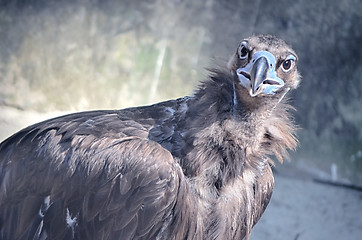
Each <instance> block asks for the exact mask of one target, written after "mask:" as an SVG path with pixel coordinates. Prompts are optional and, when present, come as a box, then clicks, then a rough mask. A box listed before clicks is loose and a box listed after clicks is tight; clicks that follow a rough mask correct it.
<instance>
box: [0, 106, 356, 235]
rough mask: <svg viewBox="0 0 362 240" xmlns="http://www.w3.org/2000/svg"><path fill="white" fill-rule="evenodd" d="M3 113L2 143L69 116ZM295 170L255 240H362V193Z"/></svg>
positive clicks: (282, 183) (282, 179) (279, 173)
mask: <svg viewBox="0 0 362 240" xmlns="http://www.w3.org/2000/svg"><path fill="white" fill-rule="evenodd" d="M0 113H1V114H0V141H2V140H3V139H5V138H6V137H8V136H10V135H11V134H13V133H15V132H16V131H18V130H20V129H21V128H23V127H26V126H28V125H30V124H33V123H36V122H39V121H41V120H45V119H48V118H51V117H54V116H59V115H62V114H65V113H64V112H52V113H46V114H45V113H43V114H40V113H37V112H33V111H22V110H18V109H14V108H10V107H0ZM291 161H293V159H292V160H291ZM293 166H294V165H293V164H290V163H289V164H288V163H287V164H286V166H284V167H281V166H280V165H277V166H276V168H275V171H276V174H275V189H274V192H273V196H272V199H271V202H270V204H269V206H268V207H267V209H266V211H265V213H264V215H263V216H262V218H261V220H260V221H259V223H258V224H257V225H256V227H255V228H254V230H253V231H252V236H251V240H265V239H268V240H334V239H335V240H337V239H343V240H359V239H361V236H362V191H357V190H352V189H348V188H344V187H337V186H332V185H327V184H322V183H318V182H316V181H314V180H313V179H312V178H311V177H310V176H308V175H307V174H302V173H301V172H300V171H298V169H295V167H293Z"/></svg>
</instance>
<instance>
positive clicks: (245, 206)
mask: <svg viewBox="0 0 362 240" xmlns="http://www.w3.org/2000/svg"><path fill="white" fill-rule="evenodd" d="M297 61H298V57H297V55H296V53H295V51H294V50H293V49H292V48H291V47H290V46H289V45H287V43H286V42H285V41H283V40H281V39H279V38H277V37H274V36H271V35H257V36H252V37H249V38H246V39H244V40H242V41H241V42H240V44H239V45H238V48H237V50H236V53H235V54H234V55H233V56H232V57H231V59H230V61H229V62H228V63H226V64H225V67H218V68H215V69H212V70H210V73H209V76H208V78H207V79H206V80H205V81H203V82H201V83H200V84H199V87H198V88H197V89H196V90H195V92H194V93H193V94H191V95H190V96H186V97H183V98H179V99H175V100H169V101H164V102H160V103H157V104H153V105H149V106H141V107H134V108H126V109H122V110H99V111H88V112H79V113H73V114H69V115H65V116H61V117H56V118H53V119H49V120H46V121H43V122H40V123H37V124H34V125H32V126H29V127H27V128H25V129H23V130H20V131H19V132H17V133H15V134H14V135H12V136H10V137H9V138H7V139H6V140H4V141H3V142H2V143H1V144H0V239H3V240H8V239H97V240H98V239H102V240H108V239H109V240H111V239H112V240H113V239H160V240H169V239H174V240H179V239H180V240H181V239H194V240H199V239H200V240H201V239H205V240H209V239H249V238H250V234H251V229H252V227H253V226H254V225H255V224H256V223H257V222H258V220H259V219H260V217H261V215H262V214H263V212H264V210H265V208H266V206H267V205H268V203H269V200H270V198H271V194H272V190H273V187H274V178H273V173H272V168H271V167H272V166H273V162H274V160H276V159H277V160H279V161H282V160H283V159H285V158H287V155H288V151H289V149H291V150H293V149H294V148H295V147H296V145H297V139H296V137H295V126H294V123H293V119H292V116H291V114H290V112H291V110H292V109H293V108H292V107H291V105H290V104H288V101H287V98H286V97H285V96H286V94H287V92H288V91H289V90H291V89H295V88H296V87H297V86H298V83H299V80H300V75H299V74H298V71H297V67H296V65H297ZM274 157H275V158H274ZM273 159H274V160H273Z"/></svg>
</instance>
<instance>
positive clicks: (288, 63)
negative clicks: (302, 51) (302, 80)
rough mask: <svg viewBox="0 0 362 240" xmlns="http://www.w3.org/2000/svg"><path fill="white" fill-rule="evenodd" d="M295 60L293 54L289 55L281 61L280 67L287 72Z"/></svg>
mask: <svg viewBox="0 0 362 240" xmlns="http://www.w3.org/2000/svg"><path fill="white" fill-rule="evenodd" d="M294 62H295V57H294V56H289V57H288V58H287V59H285V60H284V62H283V63H282V69H283V71H284V72H289V70H290V69H292V67H293V65H294Z"/></svg>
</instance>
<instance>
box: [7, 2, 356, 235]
mask: <svg viewBox="0 0 362 240" xmlns="http://www.w3.org/2000/svg"><path fill="white" fill-rule="evenodd" d="M261 33H263V34H272V35H276V36H278V37H281V38H283V39H284V40H286V41H287V42H288V43H289V44H290V45H291V46H293V48H294V49H295V50H296V52H297V53H298V55H299V59H300V61H299V70H300V73H301V75H302V77H303V79H302V83H301V85H300V87H299V89H298V90H296V91H294V92H293V93H292V95H291V98H292V100H291V103H292V105H293V106H295V108H296V112H295V113H294V116H295V121H296V122H297V124H298V125H299V128H300V130H299V131H298V138H299V140H300V146H299V148H298V150H297V152H296V153H293V154H292V155H291V161H290V162H286V163H285V164H283V166H279V165H278V166H277V167H276V172H277V177H276V182H277V184H278V180H279V179H280V180H279V181H280V184H279V185H277V186H276V193H275V197H273V199H275V200H272V203H271V205H272V206H275V207H276V208H271V210H267V213H266V218H265V219H264V218H263V219H262V221H261V224H262V226H266V227H270V228H273V229H274V232H270V231H269V232H268V228H266V227H265V228H263V229H267V230H264V232H263V230H259V231H256V233H255V235H254V236H253V239H299V240H300V239H340V238H339V237H336V236H337V235H338V234H347V235H344V237H342V239H357V238H354V237H353V236H361V234H362V232H361V231H362V230H361V229H362V221H361V217H359V216H358V214H357V212H358V211H359V215H360V213H361V211H360V210H361V209H362V208H361V207H362V204H361V202H362V195H361V193H360V191H358V189H359V190H361V188H362V101H361V100H362V1H360V0H338V1H337V0H320V1H314V0H304V1H302V0H295V1H290V0H281V1H268V0H255V1H241V0H240V1H237V0H198V1H193V0H168V1H167V0H148V1H134V0H121V1H110V0H75V1H74V0H68V1H67V0H63V1H59V0H58V1H57V0H12V1H10V0H0V140H3V139H4V138H6V137H7V136H9V135H11V134H13V133H14V132H16V131H18V130H19V129H20V128H22V127H25V126H27V125H29V124H32V123H35V122H37V121H40V120H42V119H46V118H49V117H51V116H56V115H61V114H65V113H68V112H74V111H84V110H91V109H119V108H124V107H129V106H137V105H144V104H151V103H155V102H158V101H162V100H167V99H171V98H177V97H181V96H185V95H190V94H192V92H193V89H194V88H195V87H196V86H197V85H198V83H199V81H201V80H203V79H205V78H206V77H207V74H208V73H207V70H206V69H207V68H212V67H217V66H224V65H225V64H226V62H227V61H228V59H229V57H230V56H231V55H232V54H234V52H235V51H236V48H237V46H238V43H239V42H240V40H242V39H243V38H244V37H248V36H250V35H253V34H261ZM278 175H279V176H278ZM285 179H287V180H285ZM295 181H297V182H295ZM317 182H318V183H319V185H318V186H316V185H315V184H316V183H317ZM322 183H326V184H325V185H328V186H324V185H321V184H322ZM288 184H289V185H288ZM298 184H302V185H298ZM308 184H309V185H308ZM284 185H286V186H284ZM282 186H284V187H285V188H284V189H288V191H289V192H279V191H281V190H279V189H281V187H282ZM298 186H299V187H298ZM332 186H344V187H347V188H349V189H354V190H347V189H343V190H340V191H342V192H334V191H337V190H335V188H333V189H332ZM307 188H308V189H311V192H308V193H307V192H306V191H308V189H307ZM326 188H328V190H326ZM323 189H324V190H323ZM338 189H340V188H338ZM355 190H357V191H355ZM283 191H284V190H283ZM323 191H327V193H326V195H323V196H317V195H315V194H321V193H322V192H323ZM351 191H354V192H351ZM283 194H285V196H284V195H283ZM308 194H310V196H309V195H308ZM291 195H293V196H291ZM283 196H284V197H283ZM346 196H350V197H351V199H352V200H351V201H349V200H348V199H347V200H346ZM303 197H304V200H305V201H301V200H300V198H303ZM305 197H311V198H312V199H314V200H313V203H314V205H313V206H314V207H315V208H317V209H315V210H310V211H311V212H312V211H319V212H320V211H321V208H320V206H321V205H323V204H331V206H330V208H328V209H327V208H326V209H324V210H323V211H324V215H320V216H319V217H320V218H318V217H315V216H313V217H312V218H317V219H320V221H321V222H323V221H325V220H326V219H329V220H331V218H332V219H335V221H337V219H338V221H340V220H341V219H347V220H348V222H346V224H345V225H343V226H342V225H338V227H337V228H335V227H333V226H332V223H329V222H328V221H327V222H324V223H323V224H325V225H315V224H312V226H309V225H311V222H310V221H309V220H310V219H311V217H309V218H310V219H309V218H301V219H302V222H300V221H299V222H298V221H297V220H295V219H296V218H295V216H296V215H298V214H302V213H301V212H303V211H305V209H304V207H306V208H308V207H311V205H308V198H305ZM338 197H339V198H338ZM288 198H290V199H292V200H293V202H294V203H295V202H299V203H298V204H299V208H300V209H299V210H300V211H299V212H298V213H295V212H294V213H293V214H294V215H293V214H292V215H291V217H292V218H293V219H294V221H295V222H293V221H292V222H293V224H294V225H293V224H292V225H290V226H288V228H290V230H291V231H294V232H292V233H289V235H286V234H287V233H285V232H283V231H285V227H283V226H282V224H284V225H285V224H288V221H289V223H290V221H291V220H290V218H283V219H284V220H282V219H281V218H280V219H278V218H277V217H278V216H279V214H281V213H285V214H287V213H290V212H291V211H290V209H294V206H293V205H290V206H289V205H288V204H289V203H285V202H284V201H286V200H285V199H288ZM323 198H324V199H325V200H323V201H321V200H320V199H323ZM333 198H335V202H334V200H333ZM273 201H274V202H273ZM311 201H312V200H311ZM341 201H347V202H343V203H341ZM278 204H279V205H278ZM283 204H284V205H283ZM303 204H306V205H303ZM336 204H337V206H336ZM338 204H341V206H342V208H341V209H342V210H343V211H344V212H346V211H350V213H351V214H344V215H343V216H340V215H338V214H336V215H333V214H332V215H328V214H329V211H332V212H333V211H336V209H337V208H338V206H339V205H338ZM281 206H282V207H283V206H284V208H283V209H284V210H283V209H281V208H280V207H281ZM301 206H304V207H301ZM318 206H319V207H318ZM343 206H344V207H345V208H343ZM278 207H279V208H278ZM355 210H356V211H355ZM268 211H269V212H268ZM283 211H284V212H283ZM323 211H322V213H321V214H323ZM326 212H328V213H326ZM353 214H354V215H353ZM347 215H348V216H347ZM268 216H269V217H268ZM268 219H272V220H268ZM273 219H275V221H274V220H273ZM285 219H289V220H288V221H287V220H285ZM356 221H359V222H356ZM275 222H278V223H275ZM275 224H279V225H278V226H276V225H275ZM303 224H304V225H303ZM308 224H309V225H308ZM360 224H361V225H360ZM316 226H319V227H316ZM344 226H349V227H351V226H352V227H351V228H352V229H353V230H355V231H356V235H348V234H351V232H352V230H350V229H349V228H345V227H344ZM313 227H314V228H315V229H314V233H312V235H308V231H310V229H311V228H312V229H313ZM257 228H259V224H258V226H257ZM342 228H343V231H342ZM278 229H279V230H278ZM281 229H284V230H281ZM303 229H304V230H303ZM306 229H308V230H306ZM326 229H328V231H329V232H332V234H331V235H330V236H332V237H330V236H328V235H323V234H322V235H320V234H321V232H325V231H326ZM333 231H334V232H333ZM357 233H358V234H357ZM258 234H259V235H258ZM313 234H315V235H313ZM333 234H334V235H333ZM336 234H337V235H336ZM283 236H284V238H283ZM333 236H334V237H336V238H333ZM346 236H347V237H346ZM349 237H350V238H349Z"/></svg>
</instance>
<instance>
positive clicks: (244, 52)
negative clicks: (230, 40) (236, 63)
mask: <svg viewBox="0 0 362 240" xmlns="http://www.w3.org/2000/svg"><path fill="white" fill-rule="evenodd" d="M248 54H249V50H248V48H247V47H246V43H245V42H242V43H241V45H240V48H239V58H240V59H241V60H244V59H246V58H247V57H248Z"/></svg>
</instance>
